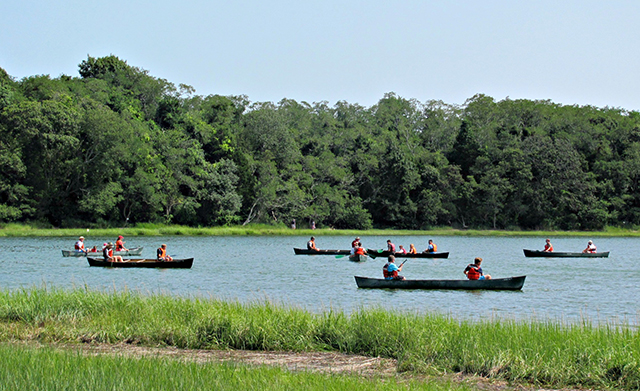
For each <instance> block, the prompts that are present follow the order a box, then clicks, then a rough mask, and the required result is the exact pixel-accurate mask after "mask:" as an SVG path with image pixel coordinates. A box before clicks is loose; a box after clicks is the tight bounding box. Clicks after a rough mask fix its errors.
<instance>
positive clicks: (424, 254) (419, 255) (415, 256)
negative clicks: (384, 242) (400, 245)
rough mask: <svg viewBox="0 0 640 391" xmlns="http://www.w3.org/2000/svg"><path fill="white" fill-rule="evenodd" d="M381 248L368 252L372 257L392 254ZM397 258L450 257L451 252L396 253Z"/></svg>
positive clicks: (368, 250)
mask: <svg viewBox="0 0 640 391" xmlns="http://www.w3.org/2000/svg"><path fill="white" fill-rule="evenodd" d="M378 251H380V250H372V249H367V253H369V256H371V258H375V257H388V256H389V254H391V253H390V252H389V251H381V252H378ZM393 255H394V256H395V257H396V258H449V253H448V252H446V253H417V254H405V253H394V254H393Z"/></svg>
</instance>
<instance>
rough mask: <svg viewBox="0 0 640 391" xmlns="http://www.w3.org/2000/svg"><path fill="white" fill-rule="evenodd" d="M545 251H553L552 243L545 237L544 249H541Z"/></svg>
mask: <svg viewBox="0 0 640 391" xmlns="http://www.w3.org/2000/svg"><path fill="white" fill-rule="evenodd" d="M542 251H544V252H546V253H552V252H553V244H551V239H547V240H546V243H545V245H544V250H542Z"/></svg>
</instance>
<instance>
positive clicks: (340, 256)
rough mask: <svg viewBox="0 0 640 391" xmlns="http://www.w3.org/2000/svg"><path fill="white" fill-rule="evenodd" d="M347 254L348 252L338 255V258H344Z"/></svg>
mask: <svg viewBox="0 0 640 391" xmlns="http://www.w3.org/2000/svg"><path fill="white" fill-rule="evenodd" d="M346 256H347V255H346V254H342V255H336V258H344V257H346Z"/></svg>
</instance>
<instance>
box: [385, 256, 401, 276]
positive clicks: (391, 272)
mask: <svg viewBox="0 0 640 391" xmlns="http://www.w3.org/2000/svg"><path fill="white" fill-rule="evenodd" d="M395 260H396V257H394V256H393V255H389V257H388V258H387V263H386V264H385V265H384V266H383V267H382V275H383V276H384V279H385V280H404V277H403V276H400V275H398V272H401V271H402V266H404V262H403V263H402V265H400V266H398V265H396V263H395Z"/></svg>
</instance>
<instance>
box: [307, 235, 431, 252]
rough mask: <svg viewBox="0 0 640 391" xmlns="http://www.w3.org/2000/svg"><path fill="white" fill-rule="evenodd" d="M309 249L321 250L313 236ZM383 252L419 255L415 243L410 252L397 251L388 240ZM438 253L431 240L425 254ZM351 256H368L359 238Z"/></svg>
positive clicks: (401, 247)
mask: <svg viewBox="0 0 640 391" xmlns="http://www.w3.org/2000/svg"><path fill="white" fill-rule="evenodd" d="M307 249H308V250H315V251H318V250H319V249H318V247H317V246H316V238H315V237H313V236H312V237H311V239H309V241H308V242H307ZM382 251H388V252H389V253H391V254H395V253H402V254H417V253H418V250H416V247H415V246H414V245H413V243H411V244H410V245H409V250H407V249H405V248H404V246H403V245H399V246H398V249H396V245H395V244H393V243H392V242H391V239H389V240H387V248H386V250H380V252H382ZM437 251H438V246H437V245H436V244H435V243H434V242H433V240H431V239H429V244H428V246H427V248H426V250H424V251H423V253H435V252H437ZM351 254H359V255H366V254H367V250H365V249H364V247H362V242H360V238H359V237H356V238H355V239H354V240H353V241H352V242H351Z"/></svg>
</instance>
